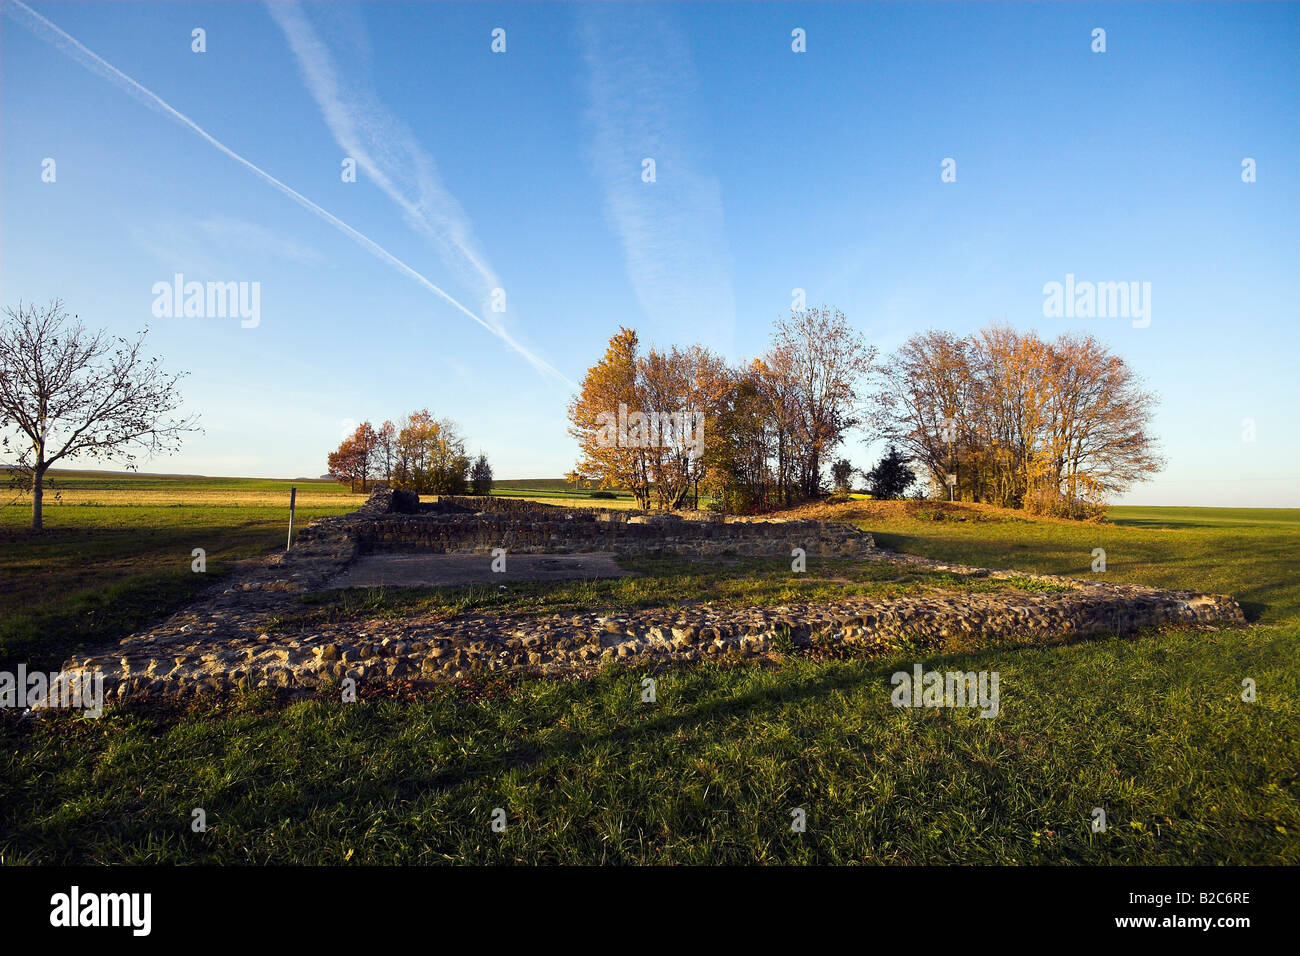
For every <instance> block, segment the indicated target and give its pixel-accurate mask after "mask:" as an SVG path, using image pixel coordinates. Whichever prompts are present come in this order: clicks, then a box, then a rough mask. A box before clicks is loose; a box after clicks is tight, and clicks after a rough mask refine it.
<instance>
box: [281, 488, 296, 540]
mask: <svg viewBox="0 0 1300 956" xmlns="http://www.w3.org/2000/svg"><path fill="white" fill-rule="evenodd" d="M297 503H298V489H297V488H294V487H292V486H290V488H289V540H288V541H287V542H286V543H285V546H284V550H286V551H288V550H289V549H290V548H292V547H293V509H294V506H295V505H296V504H297Z"/></svg>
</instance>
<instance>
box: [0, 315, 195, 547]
mask: <svg viewBox="0 0 1300 956" xmlns="http://www.w3.org/2000/svg"><path fill="white" fill-rule="evenodd" d="M145 335H146V333H145V332H142V333H140V334H139V336H138V337H137V338H136V339H135V340H134V341H128V340H127V339H125V338H121V337H118V336H113V335H110V334H109V333H108V332H107V331H103V330H101V331H98V332H93V333H92V332H90V331H88V330H87V329H86V328H85V327H84V326H83V325H82V324H81V322H80V321H78V320H77V317H76V316H75V315H74V316H71V317H69V316H68V314H67V313H66V312H65V311H64V308H63V303H62V302H61V301H60V300H57V299H55V300H53V301H51V302H50V303H49V305H48V306H46V307H45V308H40V307H37V306H35V305H24V304H23V303H22V302H19V303H18V307H17V308H16V309H15V308H6V309H5V311H4V319H3V322H0V432H2V433H5V434H4V437H3V441H2V445H3V448H4V449H5V451H6V452H10V451H16V455H17V457H16V460H15V461H14V468H13V470H12V473H11V477H12V479H13V480H14V481H15V482H17V483H18V484H20V485H21V486H22V487H23V488H24V489H25V490H28V491H30V492H31V495H32V529H33V530H34V531H40V530H41V529H42V527H43V523H44V521H43V511H42V510H43V505H44V486H45V478H46V473H47V472H48V471H49V469H50V467H51V466H53V465H54V464H55V463H56V462H60V461H72V460H74V459H77V458H90V459H94V460H99V461H110V460H117V461H121V462H124V463H125V464H126V466H127V467H128V468H134V467H135V464H134V463H135V461H136V459H137V458H138V457H139V456H141V455H143V456H144V457H146V458H148V457H152V456H154V455H158V454H164V453H169V452H174V451H176V450H177V449H178V448H179V447H180V443H181V439H182V436H183V435H184V434H185V433H186V432H189V431H195V430H196V428H195V421H196V420H195V419H194V418H193V417H176V416H175V413H176V412H177V410H178V409H179V408H180V406H181V397H180V393H179V391H178V390H177V382H178V381H179V380H180V379H181V378H182V377H183V375H184V373H177V374H171V375H169V374H166V373H165V372H163V370H162V368H161V366H160V364H159V360H158V359H157V358H146V357H145V356H144V353H143V347H144V339H145ZM10 432H16V433H17V436H16V440H15V441H13V442H12V444H11V437H13V436H11V435H10V434H9V433H10Z"/></svg>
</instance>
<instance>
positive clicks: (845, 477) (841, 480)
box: [831, 458, 855, 495]
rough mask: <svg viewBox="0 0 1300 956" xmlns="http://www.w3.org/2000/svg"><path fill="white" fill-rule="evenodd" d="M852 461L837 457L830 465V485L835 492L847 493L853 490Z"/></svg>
mask: <svg viewBox="0 0 1300 956" xmlns="http://www.w3.org/2000/svg"><path fill="white" fill-rule="evenodd" d="M854 470H855V469H854V468H853V465H852V463H851V462H850V461H849V460H848V459H847V458H838V459H836V460H835V462H834V463H832V465H831V485H832V487H834V489H835V492H836V494H841V495H847V494H849V493H850V492H851V491H853V472H854Z"/></svg>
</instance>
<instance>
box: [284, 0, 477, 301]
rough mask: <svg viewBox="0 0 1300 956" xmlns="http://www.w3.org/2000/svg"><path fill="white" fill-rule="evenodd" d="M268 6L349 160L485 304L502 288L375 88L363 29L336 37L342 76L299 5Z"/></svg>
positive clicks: (351, 27)
mask: <svg viewBox="0 0 1300 956" xmlns="http://www.w3.org/2000/svg"><path fill="white" fill-rule="evenodd" d="M266 6H267V9H268V10H269V11H270V14H271V17H272V19H274V20H275V22H276V23H277V24H279V26H280V29H281V30H282V31H284V35H285V39H286V40H288V41H289V48H290V49H291V50H292V51H293V55H294V58H295V59H296V60H297V62H298V69H299V71H300V72H301V73H302V77H303V82H304V83H305V84H306V86H307V89H308V91H309V92H310V93H311V95H312V97H313V98H314V99H315V100H316V104H317V105H318V106H319V107H320V110H321V114H322V116H323V117H324V120H325V124H326V126H328V127H329V130H330V134H331V135H332V136H333V137H334V141H335V142H337V143H338V145H339V148H340V149H341V150H342V152H343V155H345V156H348V157H351V158H352V159H354V160H356V163H357V167H358V168H359V169H360V170H361V171H362V172H364V174H365V177H366V178H367V179H368V180H369V181H371V182H373V183H374V184H375V185H376V186H378V187H379V188H380V189H381V190H383V192H384V194H385V195H386V196H388V198H389V199H391V200H392V201H393V202H394V203H395V204H396V205H397V206H398V208H399V209H401V211H402V214H403V216H404V217H405V218H406V221H407V223H408V224H409V225H410V226H411V227H412V228H413V229H415V230H416V231H417V232H419V233H421V234H423V235H424V236H425V237H426V238H428V239H431V240H432V241H433V242H434V243H435V244H436V245H437V246H438V249H439V252H440V253H441V254H442V257H443V260H444V261H445V262H446V263H447V265H448V266H449V267H451V268H452V269H454V270H455V271H456V272H457V273H458V275H459V278H460V279H461V280H462V281H464V282H466V283H467V284H468V285H469V286H470V287H471V288H473V289H474V291H475V292H476V293H477V294H478V295H479V296H480V297H481V299H482V300H483V301H482V302H481V304H485V303H486V300H487V298H488V296H489V295H490V293H491V290H492V289H494V288H497V287H499V286H500V285H501V282H500V280H499V279H498V278H497V275H496V273H495V272H494V271H493V270H492V267H491V265H490V264H489V263H488V261H487V257H486V256H485V255H484V254H483V252H482V250H481V248H480V247H479V243H478V241H477V239H476V238H475V236H474V231H473V228H472V226H471V224H470V221H469V218H468V217H467V216H466V215H465V212H464V210H463V209H462V208H461V206H460V203H459V202H458V201H457V200H456V197H455V196H453V195H452V194H451V193H450V192H449V191H448V190H447V189H446V187H444V186H443V183H442V180H441V178H440V177H439V175H438V170H437V166H436V164H435V163H434V159H433V157H432V156H431V155H430V154H429V153H428V152H427V151H426V150H425V149H423V148H422V147H421V146H420V144H419V142H418V141H417V140H416V138H415V136H414V135H413V134H412V133H411V131H410V129H409V128H408V127H407V125H406V124H405V123H404V122H403V121H402V120H401V119H399V118H398V117H397V116H395V115H393V113H392V112H391V111H390V110H389V109H388V108H387V107H386V106H385V105H384V104H383V102H382V101H381V100H380V99H379V97H378V95H377V94H376V93H375V92H374V90H373V88H372V87H371V85H370V82H369V79H368V76H367V71H366V70H365V68H364V65H363V64H364V59H365V55H364V53H365V51H364V46H363V45H364V42H365V41H364V32H363V31H364V25H363V24H361V23H359V22H356V21H352V22H349V23H348V29H347V30H346V31H338V33H339V36H338V37H337V38H335V37H331V40H332V42H333V43H335V44H336V45H337V44H341V43H346V44H349V45H350V47H351V48H350V49H345V50H344V51H343V52H344V56H343V60H344V62H346V63H347V69H346V70H339V68H338V66H337V62H338V58H337V57H335V56H334V54H333V53H332V52H331V48H330V43H327V42H326V41H325V39H324V38H323V37H322V36H321V32H320V31H318V30H317V29H316V28H315V26H313V24H312V22H311V20H309V19H308V17H307V16H306V14H305V13H304V12H303V9H302V8H301V7H300V6H299V5H298V4H297V3H292V2H285V0H272V2H268V3H267V5H266ZM495 318H496V317H495V316H494V315H493V316H489V319H492V320H495Z"/></svg>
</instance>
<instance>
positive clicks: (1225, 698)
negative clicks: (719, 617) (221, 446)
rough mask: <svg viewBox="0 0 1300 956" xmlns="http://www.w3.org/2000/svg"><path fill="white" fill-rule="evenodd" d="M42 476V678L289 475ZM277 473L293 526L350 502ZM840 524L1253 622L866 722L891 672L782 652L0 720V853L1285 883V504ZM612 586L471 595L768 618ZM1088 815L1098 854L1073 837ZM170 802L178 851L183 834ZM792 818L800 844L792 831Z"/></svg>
mask: <svg viewBox="0 0 1300 956" xmlns="http://www.w3.org/2000/svg"><path fill="white" fill-rule="evenodd" d="M67 477H68V479H69V480H67V482H66V483H65V484H64V485H63V488H64V491H63V495H64V497H63V499H62V500H61V501H60V502H59V503H58V504H54V505H52V506H51V507H50V508H49V510H48V517H47V521H48V524H49V529H50V530H49V532H47V534H46V535H43V536H40V537H37V536H34V535H31V534H30V533H29V532H25V531H24V528H25V522H26V518H27V515H26V513H25V512H23V511H21V509H20V508H17V507H15V506H12V505H10V506H6V507H5V508H3V509H0V516H2V517H0V545H2V546H0V577H2V578H3V580H4V584H5V587H4V589H3V592H2V593H0V615H2V616H3V623H2V624H0V655H4V656H5V658H6V659H7V660H10V661H13V660H23V661H26V662H28V663H30V664H33V665H35V664H37V663H41V662H43V666H47V667H48V666H53V667H57V665H58V662H59V660H60V659H61V656H62V655H64V654H65V653H66V652H67V649H69V648H71V647H80V648H85V647H93V646H102V645H103V644H106V643H110V642H112V641H114V640H116V639H118V638H120V637H121V636H124V635H125V634H126V633H127V632H128V631H129V630H130V629H131V628H132V627H136V626H139V625H140V624H142V623H144V622H146V621H148V620H152V619H154V618H156V617H157V616H159V615H161V614H163V613H165V611H166V610H167V609H168V608H170V607H175V606H177V604H179V603H181V602H183V601H184V600H185V599H186V597H188V596H189V594H191V593H192V591H193V588H194V587H195V586H196V585H195V584H194V582H193V580H192V579H194V578H199V577H202V576H199V575H194V574H192V573H191V572H190V570H189V563H190V560H191V558H190V551H191V549H192V548H193V547H205V548H207V549H208V555H209V565H208V567H209V575H208V577H209V582H208V583H210V577H211V575H212V574H218V575H219V574H221V573H223V572H226V571H229V570H230V569H232V568H233V567H235V566H236V565H237V563H238V562H239V561H241V560H246V559H249V558H250V557H253V556H256V555H259V554H262V553H266V552H268V551H271V550H273V549H275V548H277V547H281V548H282V547H283V546H284V534H285V524H286V519H287V513H286V512H287V497H288V496H287V488H288V485H289V484H290V483H288V482H264V481H257V480H240V479H184V478H154V477H149V476H142V477H139V478H136V477H121V476H113V477H109V476H95V475H90V474H85V473H83V474H81V475H80V476H77V475H69V476H67ZM137 482H139V484H137ZM295 484H296V485H297V486H298V488H299V502H300V507H299V520H300V521H302V520H305V519H307V518H309V517H311V516H314V515H316V514H332V513H340V512H343V511H347V510H350V509H351V508H353V507H355V506H356V504H358V503H359V502H360V500H361V496H360V495H356V496H352V495H349V494H348V493H347V489H346V488H342V487H339V486H335V485H332V484H330V483H323V482H322V483H316V482H311V483H306V484H304V483H301V482H298V483H295ZM510 484H511V483H505V482H503V483H502V485H503V487H502V488H501V489H500V490H501V491H502V492H505V491H507V490H511V489H510ZM513 490H514V491H515V492H517V493H519V494H524V493H528V492H533V493H534V494H535V495H536V496H537V497H543V496H547V497H556V493H557V492H561V491H563V490H564V489H563V488H562V487H560V488H557V487H555V486H554V485H551V486H550V487H548V486H547V485H546V484H545V483H540V482H539V483H529V484H520V485H519V486H518V487H517V488H514V489H513ZM78 495H80V496H82V497H80V498H78V497H77V496H78ZM101 495H102V496H104V497H98V496H101ZM115 496H120V497H115ZM593 503H595V502H593ZM836 515H837V516H838V517H842V518H844V519H846V520H853V521H855V522H857V523H859V524H860V525H861V526H863V527H865V528H867V529H868V530H870V531H871V532H872V533H873V534H874V535H875V536H876V538H877V540H878V541H879V542H880V543H881V544H884V545H886V546H888V547H892V548H896V549H898V550H902V551H906V552H910V553H916V554H924V555H929V556H934V557H939V558H944V559H948V560H956V561H961V562H964V563H969V564H976V565H982V566H991V567H1014V568H1019V569H1022V570H1025V571H1037V572H1051V573H1064V574H1074V575H1078V576H1084V577H1088V576H1094V575H1093V574H1092V572H1091V570H1090V565H1091V562H1092V560H1093V557H1092V552H1093V550H1094V549H1095V548H1104V549H1105V550H1106V555H1107V571H1106V579H1108V580H1113V581H1136V582H1141V583H1148V584H1156V585H1161V586H1170V587H1182V588H1194V589H1198V590H1209V591H1216V592H1220V593H1230V594H1234V595H1236V596H1237V597H1238V598H1239V599H1240V600H1241V601H1242V603H1243V605H1244V607H1245V609H1246V611H1247V615H1248V617H1249V619H1250V620H1251V622H1252V623H1251V624H1250V626H1248V627H1246V628H1235V629H1221V630H1218V631H1198V630H1190V629H1180V628H1170V629H1165V630H1161V631H1152V632H1148V633H1144V634H1141V635H1138V636H1130V637H1125V638H1118V637H1114V636H1103V637H1101V638H1097V639H1091V640H1083V641H1074V642H1056V643H1052V644H1051V645H1046V646H992V647H984V648H973V649H971V650H969V651H963V652H961V653H948V654H942V655H936V656H930V657H922V658H921V661H922V663H923V664H924V665H925V667H927V668H936V669H941V670H951V669H961V670H985V669H989V670H997V671H998V672H999V673H1000V674H1001V681H1002V706H1001V712H1000V713H999V715H998V717H997V718H995V719H993V720H983V719H981V718H979V717H977V716H974V715H973V714H970V713H968V712H964V711H948V710H942V709H941V710H918V711H911V710H897V709H895V708H893V707H892V706H890V703H889V697H890V689H891V688H890V683H889V676H890V674H891V673H892V672H893V671H895V670H898V669H903V668H909V667H910V666H911V663H912V661H913V658H912V657H903V656H900V657H898V658H897V659H895V658H893V657H889V658H879V657H877V658H866V657H855V656H853V655H851V654H836V655H828V654H819V653H806V652H796V651H794V650H793V649H791V650H790V652H789V653H786V654H778V655H775V656H774V657H773V658H772V659H769V660H759V661H747V662H739V661H723V662H718V663H709V664H697V665H683V666H674V667H665V668H662V669H660V670H657V671H656V672H655V674H654V676H655V678H656V680H657V694H656V700H655V702H654V703H643V702H642V700H641V696H640V693H641V680H642V678H643V677H645V676H646V671H645V669H644V668H636V667H627V666H616V667H610V668H608V669H606V670H603V671H602V672H601V673H600V674H599V676H597V677H596V678H594V679H591V680H572V681H542V680H509V679H497V678H495V677H494V678H492V679H487V678H484V679H475V680H467V681H464V682H461V683H458V684H455V685H443V686H437V687H434V688H431V689H418V690H412V691H410V692H408V693H404V694H402V695H400V696H397V697H377V698H372V699H365V700H363V701H362V702H361V703H357V704H343V703H341V702H339V701H338V700H336V699H333V698H330V697H328V696H321V697H319V698H315V699H306V700H298V701H289V700H286V699H282V698H279V697H277V696H275V695H274V694H272V693H270V692H251V693H248V694H242V695H234V696H230V697H225V698H220V699H217V698H207V699H200V700H198V701H184V702H180V701H162V702H154V703H147V704H145V703H141V704H135V705H128V706H125V707H115V708H111V709H110V710H109V712H108V713H107V714H106V715H105V716H104V717H102V718H100V719H99V720H90V719H86V718H82V717H78V716H72V715H64V716H57V717H51V718H44V719H40V720H30V719H20V718H18V717H17V716H16V715H14V714H12V713H10V714H6V715H4V716H2V717H0V860H3V862H7V863H43V862H65V863H110V862H113V863H157V862H221V863H270V862H275V863H289V862H302V863H326V864H334V863H353V864H356V863H416V862H418V863H435V862H463V863H475V862H525V863H539V862H540V863H547V862H566V863H602V862H606V863H797V862H822V863H857V862H863V863H891V864H892V863H962V864H966V863H1098V864H1130V863H1145V864H1161V863H1169V864H1187V863H1290V864H1295V863H1300V840H1297V834H1300V778H1298V769H1297V768H1300V731H1298V730H1297V728H1300V668H1297V666H1296V665H1297V663H1300V655H1298V654H1297V648H1298V647H1300V573H1298V572H1300V512H1297V511H1283V510H1262V509H1261V510H1256V509H1186V508H1141V509H1139V508H1116V509H1112V512H1111V514H1110V520H1109V521H1108V522H1106V523H1101V524H1076V523H1069V522H1062V521H1049V520H1030V519H1026V518H1024V517H1023V516H1019V515H1015V514H1012V513H1006V512H998V511H996V510H994V509H986V508H976V507H972V506H947V507H944V506H938V505H934V504H931V503H911V502H909V503H877V502H854V503H851V504H849V505H845V506H841V507H840V508H839V509H838V511H837V512H836ZM636 570H639V571H640V572H641V576H640V577H638V578H631V579H620V580H619V581H616V582H605V583H601V584H597V585H590V586H588V585H576V584H570V583H561V584H552V585H537V586H535V587H533V588H531V589H530V590H529V591H528V592H527V593H520V594H518V595H514V596H512V597H511V598H510V599H509V601H508V602H506V603H504V604H499V606H500V607H501V609H502V610H510V611H515V612H517V611H521V610H522V611H528V610H529V609H530V608H533V609H535V610H537V611H541V610H543V609H545V607H546V603H545V602H547V601H551V602H554V603H555V604H556V605H557V606H564V607H568V606H587V605H590V604H592V603H608V604H611V605H613V604H620V605H621V604H628V603H631V602H633V601H636V600H640V601H649V602H652V603H653V602H656V601H657V602H672V601H682V600H691V599H696V600H739V601H745V600H753V599H760V598H761V599H762V600H777V599H782V595H784V594H787V593H788V592H787V591H786V590H785V589H786V588H788V587H790V585H789V584H788V582H779V581H777V580H776V579H775V577H774V576H773V575H771V574H769V573H768V572H766V571H764V570H763V569H761V568H755V567H751V566H750V565H748V564H745V563H743V562H742V563H741V564H740V565H738V566H736V567H731V568H728V567H725V566H719V567H701V568H699V569H698V570H692V569H689V568H685V569H684V568H683V566H682V565H681V564H680V563H678V562H654V561H642V563H641V565H640V566H638V567H637V568H636ZM809 572H810V579H809V581H807V582H806V583H801V584H800V585H798V586H797V587H798V588H805V589H811V590H810V593H813V594H824V593H830V592H829V591H827V588H829V587H830V584H829V583H828V582H830V581H839V580H847V581H848V582H849V584H850V585H851V586H853V587H857V588H859V589H861V590H862V591H863V593H895V590H896V589H897V588H900V587H902V588H906V587H907V586H909V584H912V583H917V582H908V581H901V582H900V581H898V580H880V579H877V578H875V577H873V575H872V574H871V573H869V572H866V571H862V570H860V569H859V570H856V571H855V570H854V569H852V568H846V567H835V566H831V565H829V564H828V565H826V566H824V567H821V568H819V567H818V566H817V565H816V564H815V563H813V562H810V565H809ZM548 588H549V589H552V590H550V591H549V592H548V591H547V589H548ZM623 589H627V590H623ZM350 600H352V601H353V602H354V603H356V604H366V603H367V602H369V605H370V606H369V607H367V608H365V609H366V610H367V612H371V611H374V610H375V609H380V610H384V609H387V610H389V611H391V612H392V613H402V612H403V611H404V610H406V609H409V608H411V607H421V608H423V609H426V610H427V609H428V608H429V607H445V608H446V609H447V613H451V614H454V613H456V612H457V609H459V608H463V607H466V606H470V607H477V608H478V610H483V609H484V608H485V607H490V606H492V605H493V604H494V603H498V602H501V601H502V599H501V598H500V597H498V596H489V595H487V594H485V593H478V594H475V593H473V592H472V591H470V590H469V589H465V588H461V589H440V590H439V591H435V592H429V593H422V594H421V593H407V592H404V593H388V594H384V593H379V594H359V595H356V596H354V597H353V598H351V599H350ZM329 609H330V605H328V604H327V605H326V606H325V607H324V608H322V607H313V606H312V605H310V604H305V605H304V613H306V614H308V615H310V614H311V613H320V612H322V611H323V610H329ZM330 613H344V614H346V613H348V608H347V607H346V606H344V607H343V608H342V609H341V610H338V609H334V610H331V611H330ZM132 622H134V623H132ZM1245 678H1251V679H1253V680H1254V682H1255V684H1256V686H1257V687H1258V699H1257V700H1256V701H1255V702H1253V703H1246V702H1244V701H1243V700H1242V681H1243V680H1244V679H1245ZM498 807H499V808H502V809H504V810H505V814H506V820H507V826H506V829H505V831H504V832H499V833H498V832H494V831H493V830H492V828H491V826H490V823H491V817H492V813H493V810H494V809H495V808H498ZM1096 807H1101V808H1104V809H1105V812H1106V817H1107V822H1108V826H1107V829H1106V830H1105V831H1104V832H1094V831H1093V830H1092V827H1091V814H1092V811H1093V809H1094V808H1096ZM195 808H203V809H204V811H205V813H206V815H207V820H208V823H209V826H208V829H207V831H206V832H203V833H196V832H194V831H193V830H192V829H191V826H190V823H191V814H192V811H193V810H194V809H195ZM796 809H800V810H803V811H804V813H805V814H806V819H807V830H806V832H802V833H798V832H794V831H792V830H791V820H792V814H793V811H794V810H796Z"/></svg>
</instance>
